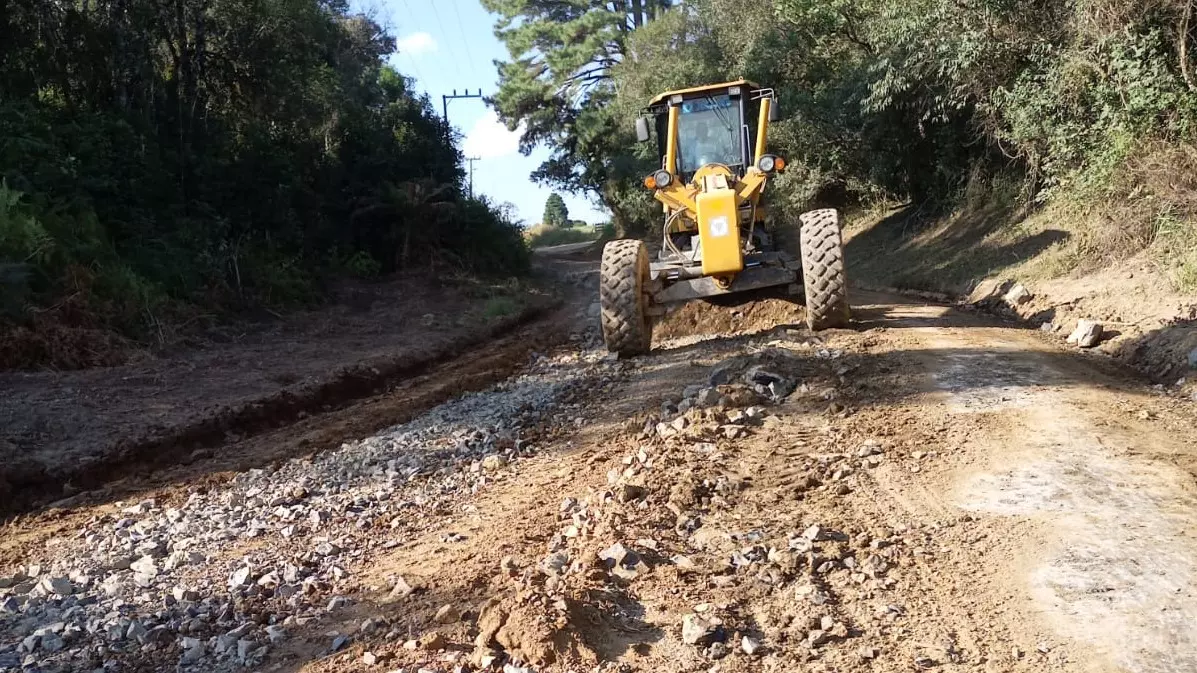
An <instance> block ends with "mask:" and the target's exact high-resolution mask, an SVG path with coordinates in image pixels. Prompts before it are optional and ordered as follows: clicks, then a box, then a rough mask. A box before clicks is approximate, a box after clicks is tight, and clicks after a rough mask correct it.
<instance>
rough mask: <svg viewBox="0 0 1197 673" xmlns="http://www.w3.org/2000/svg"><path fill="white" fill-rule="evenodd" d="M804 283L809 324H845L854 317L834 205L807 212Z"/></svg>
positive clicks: (803, 236)
mask: <svg viewBox="0 0 1197 673" xmlns="http://www.w3.org/2000/svg"><path fill="white" fill-rule="evenodd" d="M799 219H800V220H801V221H802V234H801V241H800V243H801V246H802V285H803V288H804V289H805V292H806V324H807V326H809V327H810V328H811V330H813V331H818V330H824V329H831V328H834V327H844V326H845V325H847V324H848V320H849V318H850V317H851V309H850V308H849V306H848V279H847V277H846V275H845V273H844V245H843V239H842V237H841V234H840V215H839V213H838V212H837V211H835V210H834V209H825V210H813V211H811V212H809V213H803V215H802V216H801V217H800V218H799Z"/></svg>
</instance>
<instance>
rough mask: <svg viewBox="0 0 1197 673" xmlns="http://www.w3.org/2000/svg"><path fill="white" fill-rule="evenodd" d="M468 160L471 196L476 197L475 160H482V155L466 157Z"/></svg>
mask: <svg viewBox="0 0 1197 673" xmlns="http://www.w3.org/2000/svg"><path fill="white" fill-rule="evenodd" d="M465 159H466V161H468V162H470V198H471V199H472V198H474V162H475V161H481V160H482V157H466V158H465Z"/></svg>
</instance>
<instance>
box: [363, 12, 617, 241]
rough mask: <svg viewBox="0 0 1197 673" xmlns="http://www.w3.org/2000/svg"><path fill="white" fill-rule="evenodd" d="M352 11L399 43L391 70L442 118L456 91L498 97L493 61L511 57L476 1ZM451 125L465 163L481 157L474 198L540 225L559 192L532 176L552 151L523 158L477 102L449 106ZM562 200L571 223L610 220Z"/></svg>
mask: <svg viewBox="0 0 1197 673" xmlns="http://www.w3.org/2000/svg"><path fill="white" fill-rule="evenodd" d="M353 4H354V7H355V8H356V9H358V10H359V11H363V12H365V13H366V14H369V15H371V16H372V17H373V18H374V19H375V20H376V21H378V22H379V23H380V24H382V25H383V26H384V27H386V28H387V30H388V31H389V32H390V33H391V34H392V35H394V36H395V38H396V40H397V41H398V45H399V51H398V53H396V54H394V55H393V56H391V64H392V65H394V66H395V67H396V68H397V69H398V70H399V71H400V72H402V73H404V74H405V75H408V76H409V77H412V78H414V79H415V80H416V82H417V86H418V87H419V88H421V89H422V90H424V91H426V92H427V93H428V95H429V96H430V97H431V98H432V102H433V104H434V107H435V108H436V109H437V111H438V112H439V111H440V110H441V95H442V94H448V93H452V92H453V90H454V89H456V90H457V91H458V92H459V93H462V92H464V91H465V90H467V89H468V90H470V91H471V92H474V93H476V92H477V91H478V89H479V88H481V89H482V93H483V94H484V95H491V94H493V93H494V92H495V89H496V87H497V85H498V77H499V76H498V71H497V70H496V68H495V66H494V61H495V60H496V59H502V60H506V58H507V49H506V47H504V46H503V44H502V43H501V42H499V40H498V38H496V37H495V34H494V23H495V17H494V16H493V15H491V14H489V13H488V12H487V11H486V10H485V9H483V8H482V5H481V3H479V2H478V0H353ZM449 120H450V121H451V122H452V123H453V125H454V126H455V127H456V128H457V129H458V131H459V132H460V133H461V134H462V135H463V136H464V140H463V150H464V152H465V154H466V156H477V157H481V159H480V160H479V161H476V162H474V191H475V192H476V193H482V194H486V195H488V196H490V197H491V198H493V199H494V200H495V201H497V202H500V203H502V202H510V203H512V204H514V205H515V207H516V209H517V210H518V212H519V215H520V217H521V218H522V219H523V220H524V221H525V222H527V223H529V224H535V223H537V222H539V221H540V219H541V215H542V213H543V212H544V202H545V199H547V198H548V196H549V194H551V193H552V192H553V190H552V189H550V188H548V187H543V186H540V185H537V184H535V183H533V182H532V180H531V179H530V178H529V175H530V174H531V172H532V171H534V170H536V168H537V166H539V165H540V162H541V161H543V160H544V159H545V157H546V156H547V155H548V152H547V150H545V149H544V148H538V149H537V150H536V151H535V152H533V153H532V155H531V156H527V157H525V156H523V155H521V154H520V153H519V149H518V138H519V135H518V134H517V133H514V132H511V131H508V130H507V129H506V128H505V127H504V126H503V125H502V124H501V123H500V122H499V120H498V118H497V117H496V116H495V113H494V110H491V109H490V108H488V107H487V106H486V104H485V103H484V102H483V101H481V100H478V99H458V100H452V101H449ZM561 195H562V197H563V198H565V202H566V204H567V205H568V206H569V213H570V217H571V218H574V219H579V220H586V221H588V222H599V221H603V220H606V219H607V216H606V215H604V214H603V212H602V210H601V209H600V208H598V207H597V206H596V205H595V204H593V203H591V202H590V201H589V200H588V199H587V198H586V197H583V196H572V195H569V194H565V193H561Z"/></svg>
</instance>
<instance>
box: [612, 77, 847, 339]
mask: <svg viewBox="0 0 1197 673" xmlns="http://www.w3.org/2000/svg"><path fill="white" fill-rule="evenodd" d="M645 112H646V115H645V116H642V117H641V118H639V119H638V120H637V121H636V135H637V138H638V139H639V140H640V141H642V142H647V141H649V140H650V139H651V137H652V136H653V135H654V134H653V133H652V132H651V129H652V128H653V127H655V131H656V133H655V135H656V138H657V145H658V151H659V154H660V156H661V168H660V170H657V171H655V172H654V173H653V174H652V175H650V176H648V177H646V178H645V180H644V185H645V187H646V188H648V189H651V190H652V191H653V196H654V197H656V199H657V201H659V202H661V204H662V206H663V210H664V217H665V224H664V228H663V233H662V241H661V250H660V253H659V254H658V255H657V259H655V260H651V261H650V259H649V253H648V248H647V246H645V244H644V243H643V242H642V241H639V240H627V239H625V240H616V241H611V242H609V243H607V245H606V246H605V247H604V248H603V258H602V267H601V271H600V275H601V279H600V282H601V285H600V291H599V299H600V305H601V308H602V329H603V338H604V340H605V341H606V344H607V348H608V350H610V351H612V352H616V353H619V354H621V355H637V354H641V353H645V352H648V350H649V348H650V347H651V341H652V326H653V322H654V320H656V319H657V318H658V317H660V316H662V315H664V314H665V311H666V306H668V305H670V304H676V303H680V302H686V301H690V300H695V299H707V300H717V299H720V298H734V297H735V296H736V295H741V296H743V295H744V293H746V292H749V291H751V290H760V289H762V288H779V289H784V290H785V291H787V292H789V293H791V294H797V293H798V292H800V291H804V294H805V295H806V316H807V324H808V326H809V327H810V328H811V329H812V330H820V329H826V328H831V327H840V326H843V325H844V324H845V323H847V321H848V319H849V307H848V297H847V281H846V280H845V277H844V254H843V245H842V242H841V235H840V222H839V214H838V213H837V212H836V211H835V210H815V211H811V212H808V213H805V214H803V215H802V216H801V217H800V218H799V220H800V236H799V248H800V254H799V257H800V259H794V257H793V256H792V255H790V254H788V253H786V252H784V251H780V250H778V249H777V247H776V245H775V243H774V239H773V235H772V232H771V231H769V230H768V229H767V227H766V219H765V215H766V209H765V204H764V203H763V202H762V196H763V194H764V192H765V190H766V187H767V186H768V184H769V182H770V181H771V180H773V179H774V178H775V177H776V176H777V174H778V173H780V172H782V171H783V170H785V159H784V158H782V157H779V156H776V155H773V154H769V153H768V151H767V141H768V136H769V123H770V122H772V121H776V119H777V107H776V101H775V98H774V93H773V90H772V89H762V88H760V87H759V86H757V85H755V84H753V83H751V82H748V81H745V80H740V81H736V82H727V83H724V84H713V85H710V86H703V87H696V88H693V89H683V90H681V91H671V92H669V93H665V94H662V95H660V96H657V97H656V98H654V99H653V100H652V101H651V102H650V103H649V106H648V108H647V109H646V111H645Z"/></svg>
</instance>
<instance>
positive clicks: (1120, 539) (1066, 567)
mask: <svg viewBox="0 0 1197 673" xmlns="http://www.w3.org/2000/svg"><path fill="white" fill-rule="evenodd" d="M1029 397H1030V399H1029V402H1031V408H1032V409H1033V410H1032V411H1031V412H1029V413H1028V414H1027V415H1028V419H1027V428H1026V430H1025V431H1023V432H1018V433H1016V434H1014V433H1012V434H1011V435H1008V436H1006V437H1005V438H1002V440H1004V441H1002V443H1001V445H1000V446H999V447H995V449H998V448H1000V450H1001V451H1002V452H1005V453H1008V454H1009V453H1012V454H1014V455H1023V456H1039V457H1041V458H1040V459H1038V460H1034V461H1033V462H1029V463H1026V464H1023V465H1019V466H1016V467H1013V468H1010V469H1007V470H1004V471H1001V472H997V473H992V474H982V475H978V476H975V477H973V478H971V479H970V480H968V481H967V483H965V484H964V485H962V486H961V488H960V489H959V493H960V495H961V497H960V504H961V506H962V507H964V508H965V509H969V510H973V511H978V512H984V513H990V514H997V515H1003V516H1026V517H1033V518H1034V519H1036V520H1038V521H1041V522H1044V523H1045V524H1046V525H1045V526H1044V528H1043V529H1044V530H1045V531H1047V535H1048V536H1049V551H1048V557H1047V558H1046V559H1044V560H1043V561H1042V562H1041V563H1040V564H1039V565H1038V566H1037V567H1035V568H1034V569H1033V570H1032V571H1031V574H1030V576H1029V578H1028V584H1029V590H1030V593H1031V595H1032V596H1033V598H1034V599H1035V601H1036V602H1037V603H1038V605H1039V607H1040V608H1041V609H1042V610H1043V612H1044V614H1045V615H1046V616H1047V617H1048V619H1049V621H1050V622H1051V623H1053V624H1054V625H1055V626H1056V628H1057V629H1059V630H1060V631H1061V632H1062V633H1063V634H1064V635H1066V636H1069V637H1071V638H1074V639H1076V640H1078V641H1080V642H1089V643H1091V644H1093V645H1094V646H1096V647H1097V648H1099V649H1100V650H1101V651H1103V652H1104V653H1105V654H1106V655H1107V656H1108V657H1109V658H1110V660H1111V661H1112V662H1113V663H1115V664H1117V665H1118V666H1121V667H1123V668H1125V669H1126V670H1128V671H1132V672H1133V673H1181V672H1189V671H1194V670H1197V602H1195V601H1194V597H1195V593H1197V591H1195V585H1194V580H1195V579H1197V569H1195V567H1194V560H1195V559H1197V549H1195V548H1194V541H1193V539H1192V537H1191V535H1190V534H1188V533H1187V532H1186V531H1195V530H1197V518H1195V517H1194V513H1195V512H1197V499H1195V498H1193V497H1192V496H1191V495H1189V494H1187V493H1186V488H1185V485H1184V482H1185V481H1186V479H1185V476H1184V475H1182V474H1180V473H1179V472H1178V471H1177V470H1175V469H1174V468H1172V467H1170V466H1167V465H1163V464H1158V463H1154V462H1148V461H1143V460H1137V459H1129V458H1121V457H1118V456H1115V455H1112V454H1111V452H1110V451H1109V450H1108V449H1106V448H1104V447H1103V444H1102V441H1101V438H1100V437H1099V436H1098V435H1096V434H1095V433H1094V432H1093V431H1092V429H1091V428H1090V427H1089V426H1088V425H1087V424H1086V423H1085V422H1084V421H1083V420H1082V419H1080V418H1078V417H1077V416H1076V415H1074V412H1073V410H1072V409H1071V408H1070V407H1069V406H1068V404H1067V402H1065V401H1063V400H1060V399H1055V398H1054V397H1053V396H1050V395H1031V396H1029ZM1012 450H1013V451H1012Z"/></svg>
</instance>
